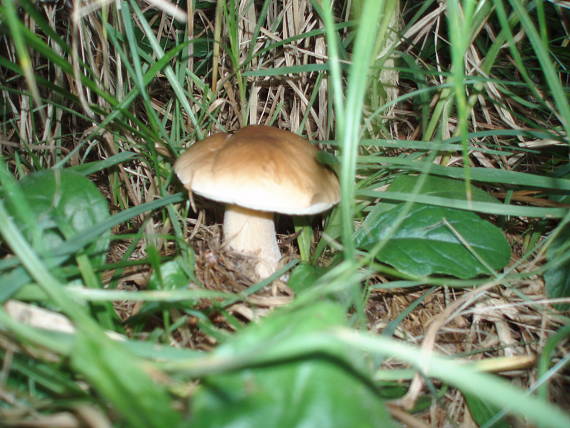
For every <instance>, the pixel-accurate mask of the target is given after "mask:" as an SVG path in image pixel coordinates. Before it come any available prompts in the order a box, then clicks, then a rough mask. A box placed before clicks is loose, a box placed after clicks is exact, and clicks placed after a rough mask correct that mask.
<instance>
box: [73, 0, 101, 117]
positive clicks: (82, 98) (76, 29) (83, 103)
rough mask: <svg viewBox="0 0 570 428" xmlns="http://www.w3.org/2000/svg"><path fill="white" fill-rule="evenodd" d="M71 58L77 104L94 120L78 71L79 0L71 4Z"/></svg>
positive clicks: (79, 71)
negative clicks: (77, 98)
mask: <svg viewBox="0 0 570 428" xmlns="http://www.w3.org/2000/svg"><path fill="white" fill-rule="evenodd" d="M71 18H72V19H71V24H72V25H71V28H72V31H71V58H72V62H73V77H74V79H75V89H76V92H77V96H78V97H79V102H80V103H81V107H83V110H84V112H85V114H86V115H87V116H89V117H90V118H91V119H95V113H93V110H91V107H89V103H88V102H87V99H86V98H85V93H84V92H83V84H82V83H81V70H80V69H79V62H80V61H79V52H78V51H79V37H80V35H79V27H80V25H81V8H80V7H79V0H75V1H74V2H73V12H72V14H71Z"/></svg>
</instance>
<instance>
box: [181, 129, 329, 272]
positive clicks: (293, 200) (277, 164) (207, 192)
mask: <svg viewBox="0 0 570 428" xmlns="http://www.w3.org/2000/svg"><path fill="white" fill-rule="evenodd" d="M316 155H317V149H316V148H315V147H314V146H313V145H311V144H310V143H309V142H308V141H307V140H305V139H304V138H301V137H299V136H298V135H295V134H293V133H291V132H288V131H283V130H281V129H277V128H273V127H269V126H248V127H245V128H242V129H240V130H239V131H237V132H236V133H235V134H233V135H232V134H226V133H219V134H215V135H212V136H211V137H208V138H206V139H205V140H202V141H199V142H197V143H195V144H194V145H192V147H190V148H189V149H188V150H187V151H186V152H185V153H184V154H182V156H181V157H180V158H179V159H178V160H177V161H176V163H175V164H174V170H175V172H176V175H177V176H178V178H179V179H180V181H181V182H182V184H184V186H185V187H186V188H187V189H188V191H189V193H190V195H191V194H192V192H195V193H197V194H199V195H201V196H204V197H206V198H209V199H213V200H216V201H220V202H223V203H225V204H226V210H225V213H224V226H223V230H224V239H225V242H226V243H227V245H228V246H229V247H230V248H231V249H232V250H234V251H236V252H239V253H242V254H246V255H250V256H257V260H256V268H255V271H256V273H257V275H258V276H259V278H261V279H263V278H266V277H268V276H270V275H271V274H272V273H274V272H275V271H276V270H277V268H278V265H279V260H280V259H281V252H280V251H279V246H278V245H277V238H276V235H275V224H274V222H273V213H274V212H277V213H282V214H290V215H310V214H317V213H320V212H322V211H325V210H327V209H329V208H330V207H332V206H333V205H334V204H336V203H337V202H338V201H339V199H340V194H339V184H338V179H337V177H336V175H335V173H334V172H333V171H332V170H330V169H329V168H327V167H326V166H324V165H322V164H320V163H319V162H318V161H317V159H316Z"/></svg>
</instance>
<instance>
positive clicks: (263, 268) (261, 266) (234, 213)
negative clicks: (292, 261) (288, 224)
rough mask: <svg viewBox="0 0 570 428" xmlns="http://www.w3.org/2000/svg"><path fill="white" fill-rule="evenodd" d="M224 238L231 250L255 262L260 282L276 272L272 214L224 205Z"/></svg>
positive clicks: (279, 255)
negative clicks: (256, 259) (253, 259)
mask: <svg viewBox="0 0 570 428" xmlns="http://www.w3.org/2000/svg"><path fill="white" fill-rule="evenodd" d="M224 237H225V240H226V243H227V244H228V246H229V247H230V248H231V249H232V250H234V251H236V252H239V253H242V254H249V255H253V256H256V257H257V258H258V262H257V264H256V268H255V273H256V274H257V275H258V276H259V278H266V277H268V276H270V275H271V274H273V272H275V271H276V270H277V268H278V266H279V260H280V259H281V251H280V250H279V246H278V245H277V238H276V235H275V223H274V222H273V213H271V212H267V211H256V210H250V209H249V208H243V207H240V206H238V205H226V211H225V213H224Z"/></svg>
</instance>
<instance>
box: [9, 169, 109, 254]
mask: <svg viewBox="0 0 570 428" xmlns="http://www.w3.org/2000/svg"><path fill="white" fill-rule="evenodd" d="M20 189H21V191H22V193H23V194H24V196H25V198H26V200H27V202H28V205H29V207H30V209H31V210H32V212H33V215H34V216H35V219H36V222H37V225H38V226H39V228H40V230H41V232H42V235H43V239H42V241H41V248H38V250H41V251H43V252H48V253H49V251H52V250H55V249H56V248H58V247H59V246H60V245H61V244H62V243H63V242H64V241H66V240H67V239H72V238H73V237H74V236H76V235H79V234H81V232H85V231H88V230H90V229H91V228H92V227H93V226H95V225H96V224H98V223H100V222H102V221H104V220H106V219H107V218H108V217H109V210H108V206H107V201H106V199H105V197H104V196H103V195H102V194H101V192H100V191H99V190H98V189H97V187H96V186H95V185H94V184H93V183H92V182H91V181H89V180H88V179H87V178H85V177H84V176H82V175H81V174H79V173H76V172H72V171H69V170H65V169H63V170H61V169H56V170H51V169H50V170H43V171H39V172H36V173H33V174H31V175H28V176H27V177H24V178H23V179H22V180H21V181H20ZM11 208H12V207H11V206H10V204H8V210H9V211H11V212H12V210H11ZM15 220H16V222H17V224H19V225H20V226H21V227H22V230H23V231H24V232H25V233H28V231H27V228H26V227H25V225H23V224H22V223H21V221H20V219H19V218H18V217H17V216H16V217H15ZM64 234H66V235H67V236H64ZM109 238H110V232H109V231H105V232H103V233H101V234H100V235H99V236H98V237H97V239H95V240H94V241H93V242H92V243H91V244H90V245H89V246H88V247H87V252H88V254H89V255H90V256H91V257H90V258H91V261H92V262H94V264H95V265H98V264H99V265H100V264H102V263H103V261H104V258H105V252H106V250H107V248H108V246H109Z"/></svg>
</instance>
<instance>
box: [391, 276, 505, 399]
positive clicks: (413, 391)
mask: <svg viewBox="0 0 570 428" xmlns="http://www.w3.org/2000/svg"><path fill="white" fill-rule="evenodd" d="M501 281H502V279H496V280H494V281H492V282H490V283H488V284H486V285H483V286H481V287H479V288H477V289H475V290H473V291H470V292H468V293H466V294H464V295H463V296H461V298H459V299H457V300H456V301H455V302H453V303H452V304H451V305H449V306H448V307H447V308H446V309H445V311H443V312H442V313H441V314H440V315H439V316H437V317H435V318H434V319H433V320H432V322H431V323H430V325H429V327H428V331H427V332H426V335H425V338H424V340H423V342H422V346H421V349H422V352H423V353H424V354H429V353H432V352H433V347H434V345H435V339H436V337H437V333H438V331H439V330H440V329H441V328H442V327H443V326H444V325H445V324H447V323H448V322H449V321H451V320H452V319H453V318H455V316H457V315H458V314H459V313H460V311H461V310H462V309H463V308H464V307H466V306H468V305H470V304H471V303H473V302H474V301H476V300H477V299H479V298H480V297H481V296H482V295H483V294H484V293H485V292H486V291H487V290H490V289H491V288H493V287H495V286H497V285H499V284H500V283H501ZM422 387H423V379H422V377H421V376H420V374H419V373H416V374H415V376H414V379H413V380H412V383H411V385H410V388H409V389H408V392H407V393H406V395H405V396H404V397H402V398H401V399H400V400H398V401H397V403H398V405H400V406H401V407H403V408H405V409H411V408H413V407H414V405H415V402H416V400H417V398H418V395H419V394H420V392H421V390H422Z"/></svg>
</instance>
